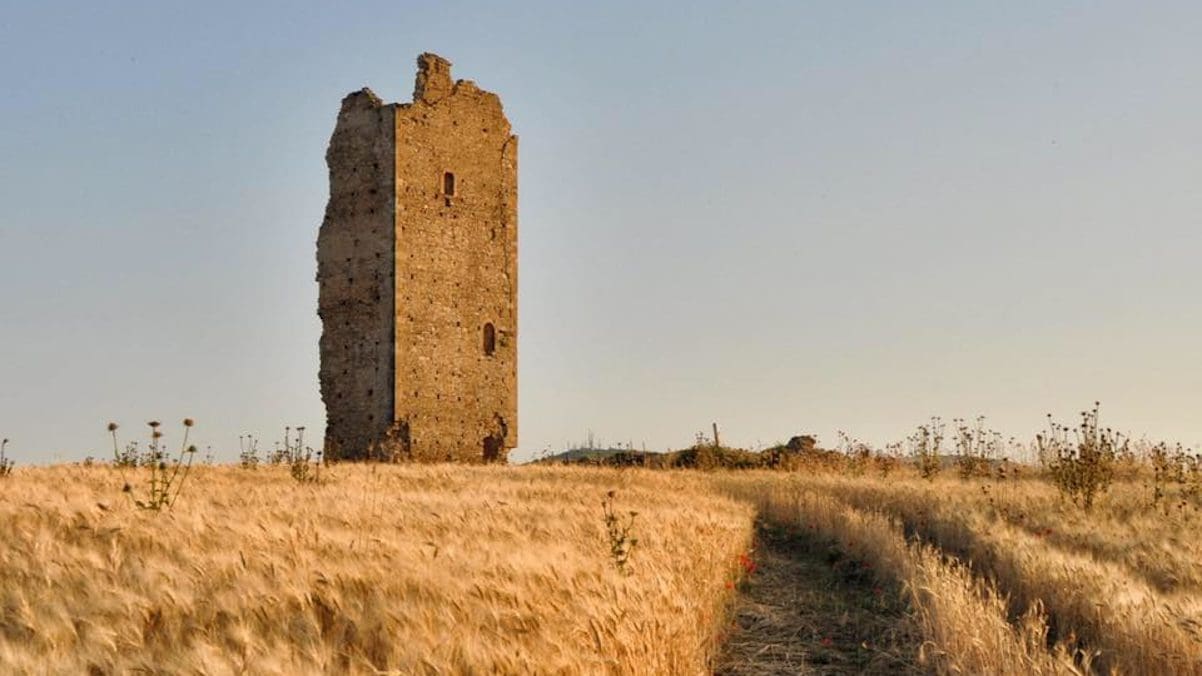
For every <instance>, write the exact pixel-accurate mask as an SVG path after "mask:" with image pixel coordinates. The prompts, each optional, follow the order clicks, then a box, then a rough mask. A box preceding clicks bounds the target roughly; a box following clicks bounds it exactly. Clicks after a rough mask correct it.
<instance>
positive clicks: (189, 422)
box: [184, 418, 196, 427]
mask: <svg viewBox="0 0 1202 676" xmlns="http://www.w3.org/2000/svg"><path fill="white" fill-rule="evenodd" d="M195 424H196V421H195V420H193V419H191V418H184V427H191V426H193V425H195Z"/></svg>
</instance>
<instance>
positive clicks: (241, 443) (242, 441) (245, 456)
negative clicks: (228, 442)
mask: <svg viewBox="0 0 1202 676" xmlns="http://www.w3.org/2000/svg"><path fill="white" fill-rule="evenodd" d="M238 451H239V453H238V464H239V465H241V467H242V468H243V469H254V468H256V467H258V466H259V462H260V460H259V440H258V439H256V438H255V437H254V435H253V434H250V433H247V434H242V435H239V436H238Z"/></svg>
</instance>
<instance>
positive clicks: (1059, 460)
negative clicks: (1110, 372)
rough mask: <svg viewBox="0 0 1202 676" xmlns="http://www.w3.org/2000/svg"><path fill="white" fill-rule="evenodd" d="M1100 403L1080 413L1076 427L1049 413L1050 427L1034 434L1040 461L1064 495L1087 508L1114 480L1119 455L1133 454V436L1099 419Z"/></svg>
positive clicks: (1091, 505)
mask: <svg viewBox="0 0 1202 676" xmlns="http://www.w3.org/2000/svg"><path fill="white" fill-rule="evenodd" d="M1100 409H1101V404H1099V403H1097V402H1094V407H1093V408H1092V409H1091V410H1088V411H1083V412H1082V413H1081V424H1080V425H1078V426H1077V427H1076V428H1075V429H1070V428H1069V427H1068V426H1067V425H1060V424H1058V423H1056V422H1055V421H1053V420H1052V416H1051V415H1050V414H1049V415H1048V431H1047V432H1046V433H1044V434H1040V435H1038V436H1037V437H1035V443H1036V444H1037V446H1038V448H1039V458H1040V461H1041V462H1043V463H1044V466H1045V467H1046V468H1047V470H1048V473H1049V475H1050V476H1051V479H1052V482H1053V483H1054V484H1055V485H1056V488H1057V489H1059V490H1060V493H1061V495H1063V496H1065V497H1067V498H1069V499H1070V500H1072V502H1073V504H1075V505H1079V506H1081V507H1082V508H1084V509H1085V510H1086V511H1089V510H1090V509H1091V508H1092V507H1093V503H1094V500H1095V499H1096V498H1097V497H1098V496H1099V495H1101V494H1102V493H1105V492H1106V491H1107V490H1109V488H1110V484H1111V482H1112V481H1114V468H1115V464H1116V463H1117V461H1118V459H1119V458H1120V457H1125V456H1127V455H1129V454H1130V452H1131V451H1130V439H1128V438H1127V437H1125V436H1123V435H1122V434H1119V433H1118V432H1115V431H1114V430H1112V429H1110V428H1109V427H1106V428H1103V427H1102V426H1101V425H1100V423H1099V411H1100Z"/></svg>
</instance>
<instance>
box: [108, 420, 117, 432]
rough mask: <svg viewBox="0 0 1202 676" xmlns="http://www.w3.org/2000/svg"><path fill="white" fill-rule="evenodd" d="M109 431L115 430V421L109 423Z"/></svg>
mask: <svg viewBox="0 0 1202 676" xmlns="http://www.w3.org/2000/svg"><path fill="white" fill-rule="evenodd" d="M109 431H110V432H116V431H117V423H115V422H111V423H109Z"/></svg>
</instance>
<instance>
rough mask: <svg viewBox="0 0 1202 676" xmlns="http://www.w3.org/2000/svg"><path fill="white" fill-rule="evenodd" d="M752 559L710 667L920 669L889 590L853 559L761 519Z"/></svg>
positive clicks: (736, 670) (748, 670)
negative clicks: (751, 570)
mask: <svg viewBox="0 0 1202 676" xmlns="http://www.w3.org/2000/svg"><path fill="white" fill-rule="evenodd" d="M754 559H755V563H756V569H755V572H754V573H752V574H751V575H749V576H748V579H747V580H746V581H745V582H744V583H743V587H742V588H741V590H740V594H739V598H738V600H737V601H736V605H735V609H734V623H735V626H733V627H732V628H731V634H730V636H729V638H728V639H727V641H726V643H725V645H724V647H723V651H722V654H721V655H720V656H719V659H718V663H717V665H716V668H715V669H714V673H715V674H719V675H721V676H736V675H743V674H747V675H750V674H919V673H926V672H925V670H922V669H920V668H918V667H917V666H916V665H915V655H916V654H917V649H918V645H919V643H920V642H921V640H922V639H921V638H920V637H919V635H918V632H917V631H916V630H915V629H914V628H913V626H912V625H910V624H909V623H908V622H907V621H906V618H905V608H904V606H903V605H902V603H901V602H900V601H899V600H898V594H897V592H896V590H895V589H887V588H885V589H882V588H881V587H879V586H877V584H876V583H875V582H874V581H873V576H872V574H871V571H870V570H867V569H866V568H865V567H864V566H863V564H861V563H860V562H857V561H852V560H849V559H846V558H844V557H843V556H842V555H841V554H840V553H839V552H838V551H837V550H835V549H834V548H832V547H831V546H830V543H828V542H826V541H822V540H819V539H815V538H811V537H809V536H807V535H806V534H804V533H802V532H800V531H798V530H797V529H794V528H785V527H780V526H776V525H773V524H768V523H763V522H760V523H758V524H757V537H756V551H755V553H754Z"/></svg>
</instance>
